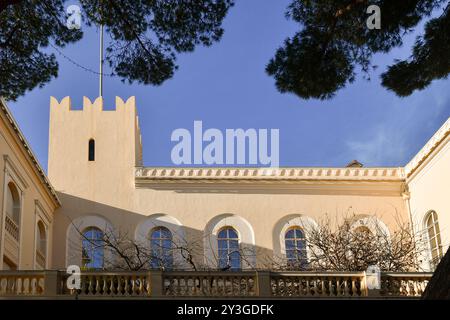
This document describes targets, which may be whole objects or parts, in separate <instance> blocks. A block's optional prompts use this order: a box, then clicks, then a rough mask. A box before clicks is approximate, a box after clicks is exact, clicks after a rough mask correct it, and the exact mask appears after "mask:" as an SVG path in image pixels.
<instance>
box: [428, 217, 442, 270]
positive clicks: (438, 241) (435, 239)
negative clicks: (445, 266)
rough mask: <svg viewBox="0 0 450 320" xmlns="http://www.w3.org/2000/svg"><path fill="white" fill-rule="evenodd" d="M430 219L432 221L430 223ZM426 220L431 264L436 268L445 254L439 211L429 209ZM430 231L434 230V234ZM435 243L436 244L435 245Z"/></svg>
mask: <svg viewBox="0 0 450 320" xmlns="http://www.w3.org/2000/svg"><path fill="white" fill-rule="evenodd" d="M430 221H431V223H429V222H430ZM424 222H425V229H426V231H427V232H426V234H427V239H428V249H429V259H430V265H431V266H432V267H433V268H435V267H436V266H437V264H438V263H439V261H440V260H441V259H442V257H443V256H444V254H443V251H442V238H441V231H440V227H439V217H438V214H437V212H436V211H435V210H430V211H428V212H427V214H426V215H425V218H424ZM430 231H432V233H433V234H432V235H430ZM433 243H434V245H435V246H433ZM435 252H436V254H434V253H435Z"/></svg>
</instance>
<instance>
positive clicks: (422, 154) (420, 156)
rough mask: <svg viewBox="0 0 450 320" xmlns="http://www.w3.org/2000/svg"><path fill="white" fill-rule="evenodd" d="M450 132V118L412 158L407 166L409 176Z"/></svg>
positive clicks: (407, 175) (406, 170)
mask: <svg viewBox="0 0 450 320" xmlns="http://www.w3.org/2000/svg"><path fill="white" fill-rule="evenodd" d="M449 134H450V118H449V119H447V121H446V122H445V123H444V124H443V125H442V126H441V127H440V128H439V130H438V131H436V133H435V134H434V135H433V136H432V137H431V139H430V140H428V142H427V143H426V144H425V145H424V146H423V148H422V149H421V150H420V151H419V152H418V153H417V154H416V155H415V156H414V157H413V158H412V159H411V161H410V162H409V163H408V164H407V165H406V166H405V174H406V177H407V178H409V177H410V176H411V175H412V174H413V173H414V172H416V171H417V169H418V168H419V167H420V166H421V164H422V163H424V162H425V161H426V160H427V159H428V158H429V157H430V155H431V154H432V153H433V151H434V150H436V148H437V147H438V146H439V145H440V144H441V143H442V142H443V141H444V140H445V138H447V136H448V135H449Z"/></svg>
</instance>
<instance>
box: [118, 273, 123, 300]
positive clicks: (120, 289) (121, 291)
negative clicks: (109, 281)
mask: <svg viewBox="0 0 450 320" xmlns="http://www.w3.org/2000/svg"><path fill="white" fill-rule="evenodd" d="M122 281H123V278H122V277H121V276H120V275H117V294H118V295H122V294H123V287H122Z"/></svg>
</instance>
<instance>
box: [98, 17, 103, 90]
mask: <svg viewBox="0 0 450 320" xmlns="http://www.w3.org/2000/svg"><path fill="white" fill-rule="evenodd" d="M102 96H103V24H101V25H100V72H99V97H102Z"/></svg>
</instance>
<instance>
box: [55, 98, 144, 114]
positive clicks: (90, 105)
mask: <svg viewBox="0 0 450 320" xmlns="http://www.w3.org/2000/svg"><path fill="white" fill-rule="evenodd" d="M50 110H51V111H52V112H53V111H54V112H58V111H75V112H80V111H106V112H110V111H126V110H132V111H134V112H135V111H136V98H135V97H134V96H131V97H129V98H128V99H127V100H126V101H123V100H122V98H120V97H117V96H116V106H115V109H113V110H104V108H103V97H98V98H96V99H95V100H94V102H92V101H91V100H90V99H89V98H88V97H83V109H81V110H74V109H72V99H71V98H70V96H67V97H64V98H63V99H61V101H60V102H58V99H56V98H55V97H50Z"/></svg>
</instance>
